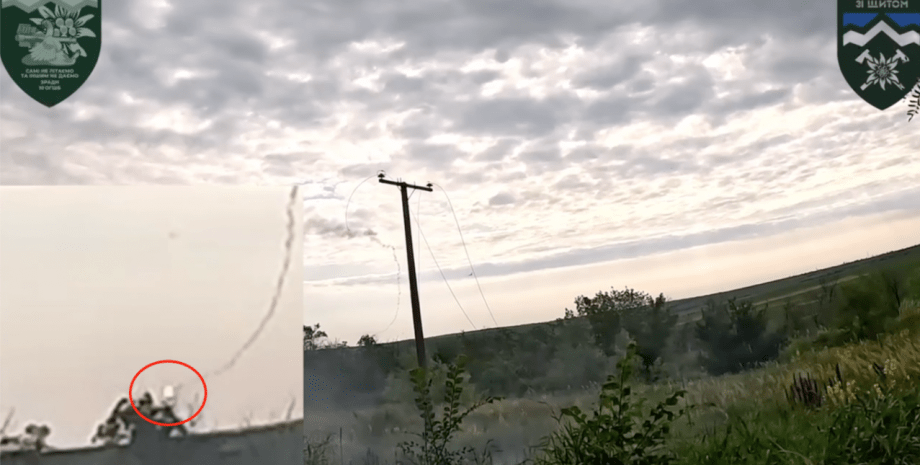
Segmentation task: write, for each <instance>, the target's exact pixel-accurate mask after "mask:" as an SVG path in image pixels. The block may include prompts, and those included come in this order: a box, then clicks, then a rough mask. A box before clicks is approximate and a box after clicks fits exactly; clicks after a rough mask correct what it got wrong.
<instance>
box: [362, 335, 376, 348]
mask: <svg viewBox="0 0 920 465" xmlns="http://www.w3.org/2000/svg"><path fill="white" fill-rule="evenodd" d="M376 345H377V338H375V337H374V336H371V335H368V334H365V335H363V336H361V337H360V338H359V339H358V347H373V346H376Z"/></svg>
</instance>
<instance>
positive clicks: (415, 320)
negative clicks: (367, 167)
mask: <svg viewBox="0 0 920 465" xmlns="http://www.w3.org/2000/svg"><path fill="white" fill-rule="evenodd" d="M385 177H386V175H385V174H383V172H381V173H380V174H378V175H377V178H378V179H379V180H380V182H381V183H383V184H390V185H393V186H397V187H399V192H400V194H402V207H403V222H404V223H405V229H406V258H407V260H408V261H409V293H410V295H411V296H412V324H413V326H415V352H416V354H417V355H418V366H420V367H422V368H425V367H426V365H427V363H426V362H425V360H426V358H425V335H424V334H422V309H421V304H419V300H418V279H417V278H416V276H415V254H414V253H413V252H412V225H411V223H410V221H409V189H419V190H423V191H428V192H432V189H431V186H432V184H431V183H428V185H427V186H416V185H412V184H408V183H405V182H402V181H390V180H387V179H384V178H385Z"/></svg>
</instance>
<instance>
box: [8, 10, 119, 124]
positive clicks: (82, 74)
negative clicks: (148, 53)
mask: <svg viewBox="0 0 920 465" xmlns="http://www.w3.org/2000/svg"><path fill="white" fill-rule="evenodd" d="M100 1H101V0H2V9H0V57H2V59H3V66H4V67H5V68H6V71H7V72H8V73H9V74H10V77H11V78H13V82H15V83H16V85H18V86H19V88H20V89H22V90H23V92H25V93H26V94H28V95H29V96H30V97H32V98H33V99H35V100H36V101H37V102H39V103H41V104H42V105H45V106H47V107H49V108H50V107H53V106H54V105H57V104H59V103H61V102H63V101H64V100H65V99H67V98H68V97H70V96H71V95H73V93H74V92H76V91H77V89H79V88H80V86H82V85H83V83H84V82H86V79H87V78H88V77H89V75H90V73H92V72H93V68H95V67H96V61H97V60H98V59H99V49H100V45H101V40H102V22H101V11H100V6H101V5H100Z"/></svg>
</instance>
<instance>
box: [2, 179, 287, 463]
mask: <svg viewBox="0 0 920 465" xmlns="http://www.w3.org/2000/svg"><path fill="white" fill-rule="evenodd" d="M0 205H2V207H0V208H2V211H0V282H2V287H3V290H2V292H0V312H2V313H0V314H2V316H0V340H2V342H0V366H2V369H0V394H2V398H0V412H2V416H3V418H2V420H3V423H2V445H3V450H2V461H3V463H4V464H11V465H20V464H23V465H24V464H32V463H42V464H58V463H61V464H64V463H67V464H83V463H86V464H94V465H95V464H112V465H114V464H151V463H156V464H160V463H163V464H165V463H225V462H224V461H225V460H231V461H234V462H233V463H244V462H245V461H247V460H253V458H254V457H258V463H260V464H293V463H299V460H300V458H301V454H302V450H301V443H302V431H303V426H302V425H303V419H302V411H303V407H302V406H303V397H302V392H303V391H302V387H303V384H302V383H303V379H302V376H301V374H302V365H301V363H302V362H301V360H302V359H301V352H300V347H301V341H302V339H301V336H300V326H301V321H302V307H303V302H302V273H303V270H302V258H301V257H302V242H303V241H302V236H303V234H302V226H301V225H302V221H301V216H302V207H301V201H300V198H299V195H298V191H297V189H296V188H295V187H282V188H218V187H4V188H0ZM237 460H244V462H236V461H237ZM245 463H248V462H245ZM253 463H254V462H253Z"/></svg>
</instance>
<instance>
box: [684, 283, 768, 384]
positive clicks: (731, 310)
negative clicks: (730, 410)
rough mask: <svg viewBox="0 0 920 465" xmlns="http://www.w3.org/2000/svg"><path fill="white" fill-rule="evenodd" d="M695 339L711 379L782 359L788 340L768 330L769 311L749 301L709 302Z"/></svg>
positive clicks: (702, 361)
mask: <svg viewBox="0 0 920 465" xmlns="http://www.w3.org/2000/svg"><path fill="white" fill-rule="evenodd" d="M702 313H703V318H702V321H700V322H698V323H697V327H696V335H697V338H699V340H700V342H702V344H703V353H701V354H700V357H699V361H700V363H701V364H702V365H703V367H705V368H706V370H707V371H708V372H709V373H710V374H712V375H722V374H725V373H738V372H739V371H742V370H744V369H748V368H753V367H754V366H756V365H758V364H762V363H765V362H768V361H770V360H774V359H776V358H777V356H778V355H779V351H780V347H781V346H782V344H783V343H784V342H785V336H783V335H782V334H779V333H774V332H769V331H768V329H767V323H768V322H767V316H766V307H763V308H761V309H760V310H755V309H754V305H753V303H751V302H750V301H740V302H739V301H737V300H736V299H729V300H727V301H724V302H721V303H718V302H716V301H714V300H710V301H709V302H707V304H706V308H704V309H703V310H702Z"/></svg>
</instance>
